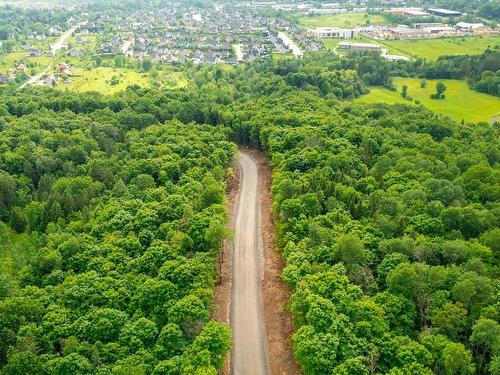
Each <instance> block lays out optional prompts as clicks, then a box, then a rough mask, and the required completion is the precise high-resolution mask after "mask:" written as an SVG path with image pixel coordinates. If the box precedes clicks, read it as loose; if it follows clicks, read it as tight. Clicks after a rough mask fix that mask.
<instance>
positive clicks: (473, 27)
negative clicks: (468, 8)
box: [455, 22, 490, 35]
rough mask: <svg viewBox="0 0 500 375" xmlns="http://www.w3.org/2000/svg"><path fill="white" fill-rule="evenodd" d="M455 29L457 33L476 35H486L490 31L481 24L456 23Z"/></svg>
mask: <svg viewBox="0 0 500 375" xmlns="http://www.w3.org/2000/svg"><path fill="white" fill-rule="evenodd" d="M455 27H456V29H457V31H461V32H464V33H474V34H478V35H480V34H486V33H489V31H490V29H489V28H488V27H487V26H485V25H483V24H482V23H468V22H458V23H457V24H456V25H455Z"/></svg>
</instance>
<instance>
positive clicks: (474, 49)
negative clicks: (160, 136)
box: [376, 36, 500, 60]
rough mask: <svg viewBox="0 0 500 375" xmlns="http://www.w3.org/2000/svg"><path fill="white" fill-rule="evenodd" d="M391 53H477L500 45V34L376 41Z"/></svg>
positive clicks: (429, 55) (428, 56) (434, 55)
mask: <svg viewBox="0 0 500 375" xmlns="http://www.w3.org/2000/svg"><path fill="white" fill-rule="evenodd" d="M376 42H377V43H379V44H382V45H383V46H385V47H388V49H389V53H393V54H402V55H406V56H409V57H423V58H426V59H430V60H436V59H437V58H438V57H439V56H443V55H477V54H481V53H483V52H484V51H485V50H486V49H487V48H493V47H494V46H496V45H500V36H483V37H464V38H439V39H419V40H386V41H376Z"/></svg>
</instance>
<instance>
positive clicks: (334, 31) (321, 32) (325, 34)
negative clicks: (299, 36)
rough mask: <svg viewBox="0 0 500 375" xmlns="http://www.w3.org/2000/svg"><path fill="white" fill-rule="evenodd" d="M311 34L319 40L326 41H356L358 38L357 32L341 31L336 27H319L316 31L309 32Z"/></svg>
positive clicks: (352, 30)
mask: <svg viewBox="0 0 500 375" xmlns="http://www.w3.org/2000/svg"><path fill="white" fill-rule="evenodd" d="M309 34H311V35H313V36H315V37H316V38H319V39H325V38H342V39H355V38H357V37H358V31H357V30H354V29H340V28H334V27H317V28H316V29H313V30H309Z"/></svg>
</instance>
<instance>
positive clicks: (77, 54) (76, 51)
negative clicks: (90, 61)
mask: <svg viewBox="0 0 500 375" xmlns="http://www.w3.org/2000/svg"><path fill="white" fill-rule="evenodd" d="M69 55H70V56H71V57H80V56H81V55H82V51H81V50H79V49H72V50H71V51H69Z"/></svg>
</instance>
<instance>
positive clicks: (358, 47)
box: [337, 42, 382, 52]
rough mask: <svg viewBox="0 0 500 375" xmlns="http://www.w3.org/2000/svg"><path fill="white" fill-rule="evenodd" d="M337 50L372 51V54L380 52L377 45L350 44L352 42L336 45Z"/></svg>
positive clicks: (380, 48) (380, 49)
mask: <svg viewBox="0 0 500 375" xmlns="http://www.w3.org/2000/svg"><path fill="white" fill-rule="evenodd" d="M337 47H338V49H339V50H342V51H348V50H350V51H373V52H381V51H382V47H380V45H378V44H369V43H352V42H340V43H339V44H337Z"/></svg>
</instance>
